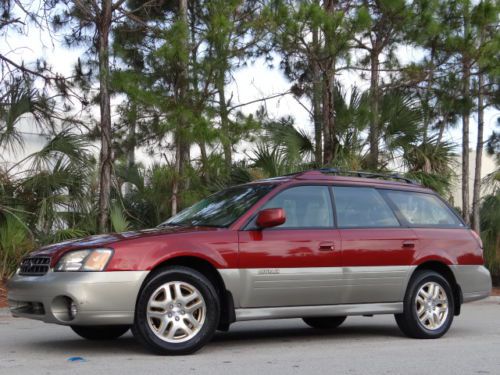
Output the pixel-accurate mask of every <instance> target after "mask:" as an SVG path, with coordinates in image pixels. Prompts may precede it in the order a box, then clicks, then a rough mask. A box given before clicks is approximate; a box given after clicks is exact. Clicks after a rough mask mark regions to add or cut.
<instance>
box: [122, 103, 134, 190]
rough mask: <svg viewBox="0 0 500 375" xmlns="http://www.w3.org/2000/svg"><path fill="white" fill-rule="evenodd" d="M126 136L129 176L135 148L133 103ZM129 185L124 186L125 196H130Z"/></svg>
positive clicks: (132, 165)
mask: <svg viewBox="0 0 500 375" xmlns="http://www.w3.org/2000/svg"><path fill="white" fill-rule="evenodd" d="M127 122H128V135H127V173H128V175H129V176H130V174H131V172H132V168H134V166H135V146H136V143H137V142H136V139H135V136H136V134H135V133H136V126H137V105H136V104H135V103H134V102H131V103H130V109H129V115H128V121H127ZM130 192H131V184H130V183H129V182H127V183H126V184H125V195H127V194H130Z"/></svg>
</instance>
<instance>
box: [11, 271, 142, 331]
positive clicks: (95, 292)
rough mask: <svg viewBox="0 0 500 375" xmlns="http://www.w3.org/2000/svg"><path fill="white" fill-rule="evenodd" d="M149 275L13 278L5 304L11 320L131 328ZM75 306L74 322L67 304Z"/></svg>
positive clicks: (67, 274) (61, 274)
mask: <svg viewBox="0 0 500 375" xmlns="http://www.w3.org/2000/svg"><path fill="white" fill-rule="evenodd" d="M148 273H149V272H148V271H124V272H52V271H49V272H48V273H47V274H45V275H43V276H19V275H16V276H14V277H13V278H12V279H11V280H10V281H9V282H8V285H7V286H8V290H9V291H8V300H9V306H10V309H11V312H12V314H13V315H14V316H18V317H26V318H31V319H38V320H42V321H44V322H47V323H57V324H66V325H108V324H109V325H113V324H132V323H133V321H134V313H135V302H136V298H137V295H138V293H139V289H140V287H141V285H142V283H143V281H144V279H145V278H146V276H147V274H148ZM71 301H73V302H74V303H75V304H76V307H77V309H78V312H77V314H76V316H75V318H74V319H71V317H70V316H69V315H68V308H69V303H70V302H71Z"/></svg>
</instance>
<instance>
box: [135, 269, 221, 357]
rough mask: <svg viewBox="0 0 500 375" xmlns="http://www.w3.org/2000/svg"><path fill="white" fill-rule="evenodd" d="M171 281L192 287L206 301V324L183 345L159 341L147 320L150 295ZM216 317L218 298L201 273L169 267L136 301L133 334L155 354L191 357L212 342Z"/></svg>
mask: <svg viewBox="0 0 500 375" xmlns="http://www.w3.org/2000/svg"><path fill="white" fill-rule="evenodd" d="M170 281H184V282H187V283H189V284H191V285H193V286H194V287H195V288H196V289H198V291H199V292H200V293H201V295H202V296H203V299H204V301H205V306H206V316H205V322H204V324H203V326H202V328H201V330H200V331H199V332H198V334H196V336H194V337H193V338H192V339H190V340H188V341H185V342H179V343H169V342H166V341H163V340H161V339H160V338H159V337H158V336H156V335H155V333H154V332H153V331H152V330H151V328H150V327H149V324H148V320H147V305H148V302H149V299H150V297H151V295H152V293H154V292H155V291H156V289H157V288H159V287H160V286H161V285H163V284H165V283H167V282H170ZM219 317H220V304H219V298H218V294H217V292H216V291H215V289H214V287H213V286H212V284H211V283H210V281H209V280H208V279H207V278H206V277H205V276H204V275H202V274H201V273H199V272H197V271H195V270H192V269H190V268H187V267H171V268H167V269H164V270H162V271H160V272H158V273H156V274H155V275H154V276H153V277H151V278H150V279H149V280H148V281H147V282H146V284H145V286H144V288H142V290H141V292H140V295H139V298H138V300H137V306H136V313H135V322H134V329H133V332H134V333H135V334H138V335H139V336H140V339H141V340H143V341H144V342H145V344H146V345H147V346H148V347H149V348H150V349H152V350H153V351H155V352H156V353H158V354H170V355H172V354H173V355H175V354H190V353H193V352H195V351H196V350H198V349H200V348H201V347H202V346H203V345H205V344H206V343H207V342H208V341H209V340H210V339H211V338H212V336H213V335H214V333H215V331H216V329H217V326H218V324H219Z"/></svg>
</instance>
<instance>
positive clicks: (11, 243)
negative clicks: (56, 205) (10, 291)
mask: <svg viewBox="0 0 500 375" xmlns="http://www.w3.org/2000/svg"><path fill="white" fill-rule="evenodd" d="M33 247H34V241H33V239H32V238H31V235H30V232H29V230H28V228H27V227H26V226H25V224H24V223H23V222H22V221H21V218H19V217H16V216H14V215H12V214H3V215H0V281H1V280H3V279H6V278H8V277H9V276H10V275H12V273H14V271H15V270H16V268H17V267H18V266H19V262H20V261H21V259H22V258H23V257H24V256H25V255H26V254H27V253H29V252H30V251H31V250H33Z"/></svg>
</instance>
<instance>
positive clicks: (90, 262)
mask: <svg viewBox="0 0 500 375" xmlns="http://www.w3.org/2000/svg"><path fill="white" fill-rule="evenodd" d="M112 255H113V250H111V249H89V250H77V251H70V252H69V253H67V254H65V255H63V257H62V258H61V259H59V262H57V265H56V268H55V271H59V272H62V271H69V272H71V271H103V270H104V268H105V267H106V265H107V264H108V262H109V260H110V259H111V256H112Z"/></svg>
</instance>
